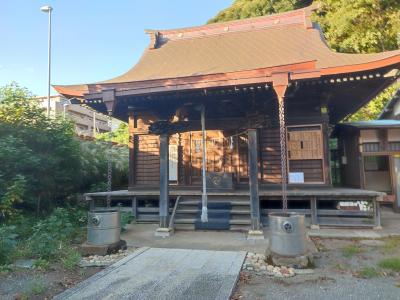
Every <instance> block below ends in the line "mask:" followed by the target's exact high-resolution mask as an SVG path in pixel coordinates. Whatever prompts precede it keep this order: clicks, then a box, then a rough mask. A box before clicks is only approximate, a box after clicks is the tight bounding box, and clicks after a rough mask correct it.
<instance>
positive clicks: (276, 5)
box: [208, 0, 312, 23]
mask: <svg viewBox="0 0 400 300" xmlns="http://www.w3.org/2000/svg"><path fill="white" fill-rule="evenodd" d="M311 2H312V0H235V1H234V2H233V4H232V6H230V7H229V8H227V9H224V10H222V11H221V12H219V13H218V14H217V15H216V16H215V17H214V18H212V19H211V20H210V21H208V23H217V22H224V21H231V20H238V19H245V18H251V17H258V16H264V15H270V14H275V13H279V12H285V11H289V10H294V9H298V8H302V7H305V6H308V5H310V4H311Z"/></svg>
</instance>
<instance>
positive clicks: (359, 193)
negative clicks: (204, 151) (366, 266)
mask: <svg viewBox="0 0 400 300" xmlns="http://www.w3.org/2000/svg"><path fill="white" fill-rule="evenodd" d="M287 193H288V196H289V197H291V196H292V197H297V196H301V197H303V196H320V197H323V196H336V197H340V196H343V197H346V198H347V197H383V196H384V195H385V193H382V192H376V191H368V190H362V189H353V188H340V187H306V186H305V187H289V188H288V191H287ZM201 194H202V193H201V189H200V188H181V187H179V188H178V187H176V186H171V187H170V191H169V195H170V196H200V195H201ZM207 194H208V195H210V196H250V192H249V190H248V189H245V188H238V189H234V190H213V191H208V192H207ZM107 195H110V196H111V197H112V198H125V197H133V196H159V195H160V191H159V190H158V188H157V187H149V188H142V187H141V188H137V189H136V190H131V191H128V190H119V191H112V192H96V193H87V194H85V196H87V197H88V198H89V199H90V197H96V198H102V197H107ZM259 195H260V196H281V195H282V190H281V188H280V187H279V186H274V187H268V188H261V189H260V190H259ZM89 199H88V200H89Z"/></svg>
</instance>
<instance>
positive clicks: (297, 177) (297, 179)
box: [289, 172, 304, 183]
mask: <svg viewBox="0 0 400 300" xmlns="http://www.w3.org/2000/svg"><path fill="white" fill-rule="evenodd" d="M289 183H304V173H303V172H289Z"/></svg>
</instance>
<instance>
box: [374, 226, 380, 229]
mask: <svg viewBox="0 0 400 300" xmlns="http://www.w3.org/2000/svg"><path fill="white" fill-rule="evenodd" d="M373 229H374V230H382V226H374V228H373Z"/></svg>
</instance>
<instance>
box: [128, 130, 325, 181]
mask: <svg viewBox="0 0 400 300" xmlns="http://www.w3.org/2000/svg"><path fill="white" fill-rule="evenodd" d="M288 128H290V127H288ZM316 128H317V129H318V130H316ZM321 128H322V127H321V126H320V125H319V124H318V125H312V130H309V127H307V126H302V127H299V128H296V131H295V135H293V136H296V135H298V136H299V137H300V140H302V139H303V140H306V141H307V142H309V143H308V144H307V143H304V144H305V145H306V147H305V150H304V151H305V152H304V151H303V150H301V149H300V150H299V149H298V150H297V151H299V152H298V153H296V156H295V157H294V158H293V157H292V158H290V156H289V172H303V173H304V181H305V183H324V165H323V164H324V157H323V156H324V155H323V153H324V151H323V141H322V138H321V136H322V129H321ZM257 132H258V148H259V149H258V153H259V174H258V178H259V180H260V183H264V184H280V183H281V161H280V139H279V128H278V127H268V128H259V129H258V130H257ZM289 134H290V133H289ZM206 136H207V139H206V141H207V145H206V147H207V172H226V173H232V174H233V178H234V181H235V182H236V183H247V182H248V174H249V173H248V172H249V170H248V148H247V136H246V134H245V133H244V134H239V135H238V133H237V132H232V131H230V132H224V131H222V130H208V131H207V133H206ZM310 136H311V137H310ZM135 137H136V142H135V147H134V148H135V157H134V159H135V161H134V168H135V170H134V172H135V174H134V178H135V185H137V186H141V185H144V186H157V185H158V184H159V167H160V162H159V137H158V136H156V135H150V134H140V135H135ZM315 137H317V138H315ZM300 140H296V139H293V140H292V144H294V142H296V143H297V144H298V143H303V142H301V141H300ZM299 141H300V142H299ZM170 145H178V182H176V184H178V185H181V186H200V185H201V168H202V152H201V148H202V144H201V132H200V131H191V132H185V133H181V134H175V135H173V136H171V137H170ZM308 146H310V147H308ZM294 147H295V148H296V147H297V146H296V145H295V146H294ZM302 147H303V146H302ZM297 148H298V147H297ZM308 148H310V149H311V152H307V151H308ZM293 149H294V148H293V146H292V145H291V144H290V143H289V145H288V151H293ZM302 151H303V152H302ZM292 153H293V152H292ZM131 159H132V158H131Z"/></svg>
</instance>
